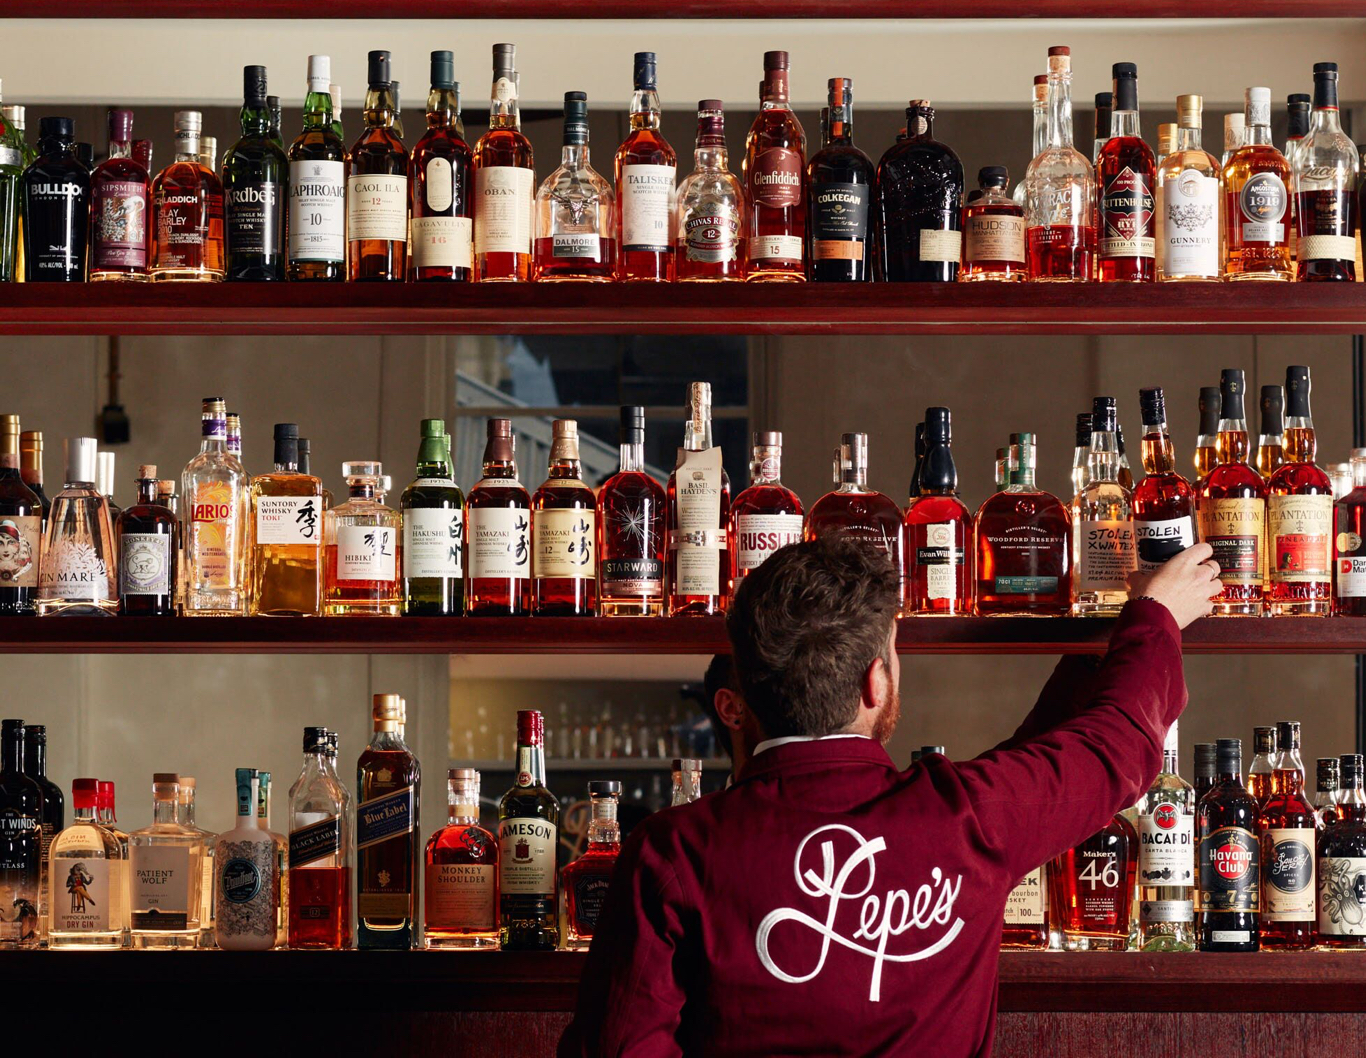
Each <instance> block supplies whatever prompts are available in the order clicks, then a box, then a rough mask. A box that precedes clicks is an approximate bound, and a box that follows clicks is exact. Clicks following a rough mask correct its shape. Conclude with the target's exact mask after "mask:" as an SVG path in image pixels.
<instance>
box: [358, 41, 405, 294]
mask: <svg viewBox="0 0 1366 1058" xmlns="http://www.w3.org/2000/svg"><path fill="white" fill-rule="evenodd" d="M369 80H370V87H369V88H368V89H367V90H366V92H365V127H364V129H363V131H362V132H361V134H360V136H359V137H357V139H356V142H355V143H353V144H351V150H350V151H349V152H347V160H346V260H347V274H348V275H349V276H350V278H351V279H352V280H385V281H390V282H402V281H403V279H404V262H405V260H406V259H407V253H408V249H407V247H408V152H407V150H405V149H404V146H403V140H402V139H401V138H400V137H399V135H398V133H397V132H396V131H395V130H394V107H395V103H394V95H393V88H392V85H391V83H390V77H389V53H388V52H387V51H372V52H370V55H369Z"/></svg>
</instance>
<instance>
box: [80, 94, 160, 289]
mask: <svg viewBox="0 0 1366 1058" xmlns="http://www.w3.org/2000/svg"><path fill="white" fill-rule="evenodd" d="M132 149H133V112H132V111H131V110H122V109H118V108H114V107H111V108H110V110H109V157H108V158H106V159H105V160H104V161H102V162H101V163H100V164H99V165H97V166H96V167H95V171H94V172H93V173H91V174H90V281H91V282H92V283H93V282H97V281H99V280H125V281H130V282H139V283H140V282H145V281H146V279H147V237H148V230H147V225H148V221H149V220H150V218H149V217H148V215H147V196H148V185H149V183H150V180H151V178H150V177H149V176H148V174H147V170H146V169H144V168H143V167H142V165H141V164H140V163H139V162H138V161H137V159H135V158H134V157H133V156H132Z"/></svg>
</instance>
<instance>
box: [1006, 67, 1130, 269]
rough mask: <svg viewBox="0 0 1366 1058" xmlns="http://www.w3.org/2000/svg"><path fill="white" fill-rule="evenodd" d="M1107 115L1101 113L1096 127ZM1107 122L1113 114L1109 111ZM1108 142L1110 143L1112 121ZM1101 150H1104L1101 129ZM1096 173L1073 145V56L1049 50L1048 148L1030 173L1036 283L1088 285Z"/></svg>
mask: <svg viewBox="0 0 1366 1058" xmlns="http://www.w3.org/2000/svg"><path fill="white" fill-rule="evenodd" d="M1101 114H1102V111H1101V109H1100V108H1097V111H1096V115H1097V122H1099V120H1100V117H1101ZM1104 115H1105V117H1106V118H1107V119H1108V117H1109V111H1108V110H1107V111H1104ZM1106 124H1107V127H1106V129H1105V137H1104V138H1105V139H1106V140H1108V139H1109V128H1108V120H1107V123H1106ZM1096 144H1097V148H1098V149H1097V151H1096V156H1097V158H1098V157H1099V154H1100V151H1099V147H1100V146H1101V145H1102V141H1101V137H1100V133H1099V127H1098V128H1097V136H1096ZM1095 173H1096V170H1095V167H1094V166H1093V164H1092V162H1091V161H1088V160H1087V158H1086V156H1085V155H1084V154H1082V153H1081V152H1080V151H1078V150H1077V149H1076V148H1075V147H1073V146H1072V53H1071V50H1070V49H1069V48H1065V47H1053V48H1049V49H1048V146H1047V147H1046V148H1045V149H1044V150H1043V151H1041V152H1039V153H1038V154H1036V155H1035V156H1034V159H1033V161H1031V162H1030V163H1029V168H1028V169H1027V170H1026V171H1025V180H1024V184H1025V242H1026V247H1025V248H1026V251H1027V252H1028V254H1029V276H1030V278H1031V279H1032V280H1034V281H1035V282H1064V283H1067V282H1070V283H1089V282H1090V281H1091V280H1092V278H1093V273H1094V270H1095V254H1096V175H1095Z"/></svg>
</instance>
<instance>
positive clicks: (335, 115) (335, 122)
mask: <svg viewBox="0 0 1366 1058" xmlns="http://www.w3.org/2000/svg"><path fill="white" fill-rule="evenodd" d="M327 94H328V95H329V96H330V97H331V99H332V131H333V132H335V133H336V134H337V139H339V140H341V141H343V142H345V140H346V130H345V129H344V128H343V127H342V91H341V86H340V85H338V84H337V83H336V82H335V81H329V82H328V85H327Z"/></svg>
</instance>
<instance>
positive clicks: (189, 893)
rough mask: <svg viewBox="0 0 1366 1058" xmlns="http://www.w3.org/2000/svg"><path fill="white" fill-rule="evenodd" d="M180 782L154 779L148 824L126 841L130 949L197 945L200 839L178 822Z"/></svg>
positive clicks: (167, 776) (163, 776)
mask: <svg viewBox="0 0 1366 1058" xmlns="http://www.w3.org/2000/svg"><path fill="white" fill-rule="evenodd" d="M179 800H180V776H179V775H177V774H176V773H175V772H158V773H157V774H155V775H153V776H152V823H151V825H150V826H146V827H143V828H142V829H141V830H135V831H133V832H132V833H131V834H129V835H128V846H129V848H128V852H129V879H128V880H129V918H130V922H131V925H132V931H133V947H134V948H193V947H195V946H196V945H197V944H198V941H199V925H200V917H201V911H200V908H201V899H202V897H201V893H200V890H201V888H202V882H203V862H204V856H205V853H206V850H205V848H204V837H203V835H202V834H201V833H200V832H199V831H197V830H195V829H193V828H192V827H189V826H186V825H185V824H183V823H181V822H180V820H179V818H178V814H179V813H178V811H177V808H178V803H179Z"/></svg>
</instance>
